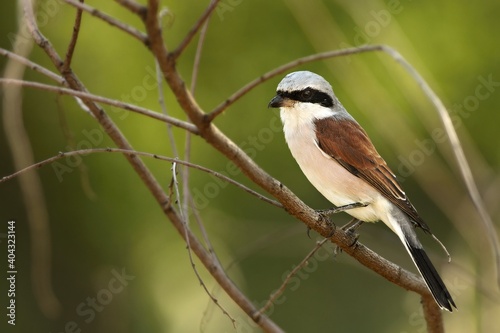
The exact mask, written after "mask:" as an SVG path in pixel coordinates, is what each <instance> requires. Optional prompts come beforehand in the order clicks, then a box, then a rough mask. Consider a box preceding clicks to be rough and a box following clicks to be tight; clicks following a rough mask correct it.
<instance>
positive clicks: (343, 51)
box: [206, 45, 383, 121]
mask: <svg viewBox="0 0 500 333" xmlns="http://www.w3.org/2000/svg"><path fill="white" fill-rule="evenodd" d="M382 48H383V47H382V46H381V45H363V46H359V47H351V48H346V49H341V50H334V51H327V52H323V53H316V54H312V55H309V56H306V57H303V58H299V59H296V60H294V61H290V62H289V63H286V64H284V65H281V66H279V67H277V68H275V69H273V70H271V71H269V72H267V73H265V74H264V75H261V76H260V77H258V78H257V79H255V80H253V81H251V82H249V83H247V84H246V85H244V86H243V87H242V88H240V89H238V91H236V92H235V93H233V94H232V95H231V96H230V97H229V98H227V99H226V100H225V101H224V102H222V103H221V104H219V105H218V106H217V107H215V109H214V110H213V111H212V112H210V113H209V114H207V116H206V118H207V120H209V121H212V120H214V119H215V117H217V116H218V115H219V114H221V113H222V112H224V110H226V109H227V108H228V107H229V106H231V105H232V104H233V103H234V102H236V101H237V100H238V99H240V98H241V97H243V96H244V95H246V94H247V93H248V92H250V91H251V90H252V89H253V88H255V87H257V86H258V85H260V84H262V83H264V82H266V81H267V80H269V79H272V78H273V77H275V76H277V75H279V74H282V73H284V72H286V71H288V70H290V69H292V68H294V67H297V66H299V65H303V64H307V63H310V62H314V61H318V60H323V59H328V58H334V57H339V56H345V55H350V54H357V53H363V52H371V51H381V50H382Z"/></svg>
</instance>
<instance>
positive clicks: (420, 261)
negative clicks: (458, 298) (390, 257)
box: [405, 242, 457, 312]
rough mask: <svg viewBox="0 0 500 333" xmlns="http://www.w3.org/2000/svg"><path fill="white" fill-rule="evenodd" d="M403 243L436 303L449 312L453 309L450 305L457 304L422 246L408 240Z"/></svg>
mask: <svg viewBox="0 0 500 333" xmlns="http://www.w3.org/2000/svg"><path fill="white" fill-rule="evenodd" d="M405 245H406V246H405V247H406V249H407V251H408V253H409V254H410V256H411V258H412V259H413V262H414V263H415V266H417V268H418V270H419V272H420V274H421V275H422V277H423V278H424V281H425V283H426V284H427V287H428V288H429V290H430V291H431V293H432V296H433V297H434V299H435V300H436V303H437V304H438V305H439V307H440V308H441V309H446V310H448V311H450V312H451V311H453V308H452V306H453V307H455V308H456V307H457V306H456V305H455V302H454V301H453V298H452V297H451V295H450V293H449V292H448V289H447V288H446V285H445V284H444V282H443V280H442V279H441V277H440V276H439V274H438V272H437V271H436V268H434V265H432V262H431V260H430V259H429V257H428V256H427V253H425V251H424V249H423V248H422V247H415V246H413V245H411V244H409V243H408V242H407V243H406V244H405Z"/></svg>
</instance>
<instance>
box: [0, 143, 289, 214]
mask: <svg viewBox="0 0 500 333" xmlns="http://www.w3.org/2000/svg"><path fill="white" fill-rule="evenodd" d="M93 153H120V154H124V155H128V156H136V155H137V156H144V157H149V158H153V159H156V160H160V161H166V162H170V163H178V164H181V165H185V166H187V167H189V168H192V169H196V170H200V171H203V172H205V173H208V174H209V175H212V176H214V177H217V178H219V179H222V180H223V181H225V182H228V183H229V184H232V185H234V186H236V187H238V188H240V189H242V190H243V191H245V192H247V193H249V194H251V195H253V196H255V197H256V198H258V199H259V200H262V201H264V202H267V203H269V204H271V205H273V206H276V207H279V208H281V207H282V205H281V204H280V203H279V202H277V201H275V200H272V199H269V198H267V197H265V196H263V195H262V194H260V193H258V192H255V191H254V190H252V189H250V188H248V187H247V186H245V185H243V184H241V183H239V182H237V181H235V180H233V179H232V178H229V177H227V176H225V175H223V174H222V173H219V172H217V171H214V170H212V169H209V168H206V167H204V166H201V165H198V164H195V163H191V162H188V161H183V160H179V159H178V158H172V157H167V156H163V155H157V154H152V153H147V152H142V151H137V150H125V149H119V148H92V149H79V150H74V151H68V152H60V153H59V154H58V155H56V156H52V157H49V158H47V159H45V160H43V161H40V162H37V163H33V164H31V165H29V166H27V167H26V168H23V169H21V170H18V171H16V172H14V173H12V174H10V175H7V176H4V177H2V178H1V179H0V183H4V182H6V181H9V180H11V179H13V178H15V177H17V176H19V175H21V174H23V173H25V172H28V171H30V170H35V169H40V168H41V167H44V166H46V165H47V164H51V163H53V162H55V161H57V160H60V159H62V158H66V157H70V156H75V155H81V156H85V155H88V154H93Z"/></svg>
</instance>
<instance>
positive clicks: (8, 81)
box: [0, 78, 198, 134]
mask: <svg viewBox="0 0 500 333" xmlns="http://www.w3.org/2000/svg"><path fill="white" fill-rule="evenodd" d="M0 84H8V85H18V86H23V87H29V88H35V89H40V90H46V91H50V92H55V93H58V94H63V95H70V96H75V97H78V98H81V99H84V100H89V101H94V102H98V103H103V104H107V105H111V106H115V107H118V108H121V109H124V110H128V111H132V112H135V113H139V114H142V115H145V116H148V117H150V118H153V119H157V120H161V121H163V122H165V123H168V124H172V125H174V126H176V127H179V128H182V129H185V130H187V131H189V132H191V133H193V134H197V133H198V130H197V128H196V127H195V126H194V125H193V124H190V123H188V122H185V121H182V120H179V119H177V118H174V117H170V116H165V115H163V114H161V113H158V112H155V111H152V110H148V109H146V108H143V107H140V106H137V105H134V104H129V103H125V102H122V101H118V100H115V99H110V98H106V97H102V96H98V95H94V94H91V93H87V92H81V91H78V90H72V89H68V88H61V87H55V86H51V85H48V84H43V83H38V82H32V81H23V80H15V79H4V78H0Z"/></svg>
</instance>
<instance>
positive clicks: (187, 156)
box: [181, 19, 218, 260]
mask: <svg viewBox="0 0 500 333" xmlns="http://www.w3.org/2000/svg"><path fill="white" fill-rule="evenodd" d="M208 22H209V20H208V19H207V21H206V22H205V23H204V24H203V28H202V29H201V32H200V38H199V39H198V46H197V47H196V54H195V56H194V62H193V73H192V75H191V93H192V94H193V96H194V95H195V90H196V83H197V81H198V73H199V67H200V61H201V51H202V50H203V45H204V42H205V37H206V35H207V30H208ZM184 160H185V161H187V162H189V161H190V160H191V133H189V132H186V135H185V142H184ZM181 170H182V171H181V172H182V179H183V188H182V194H183V197H184V199H183V200H184V207H182V209H183V210H184V212H185V215H186V216H189V214H188V211H189V203H190V202H191V201H192V200H191V199H192V198H191V191H190V189H189V170H190V169H189V168H188V167H184V168H182V169H181ZM195 214H196V216H197V217H198V218H197V222H198V225H199V226H200V229H201V230H205V226H204V225H203V221H202V220H201V218H200V217H199V216H198V212H195ZM187 222H188V223H189V220H188V221H187ZM202 235H203V237H204V240H205V243H206V244H207V245H208V249H209V251H211V252H212V253H213V254H214V256H215V252H214V251H213V248H211V244H210V239H209V238H208V234H207V233H206V232H204V233H203V232H202ZM215 259H216V260H218V259H217V258H216V257H215Z"/></svg>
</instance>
